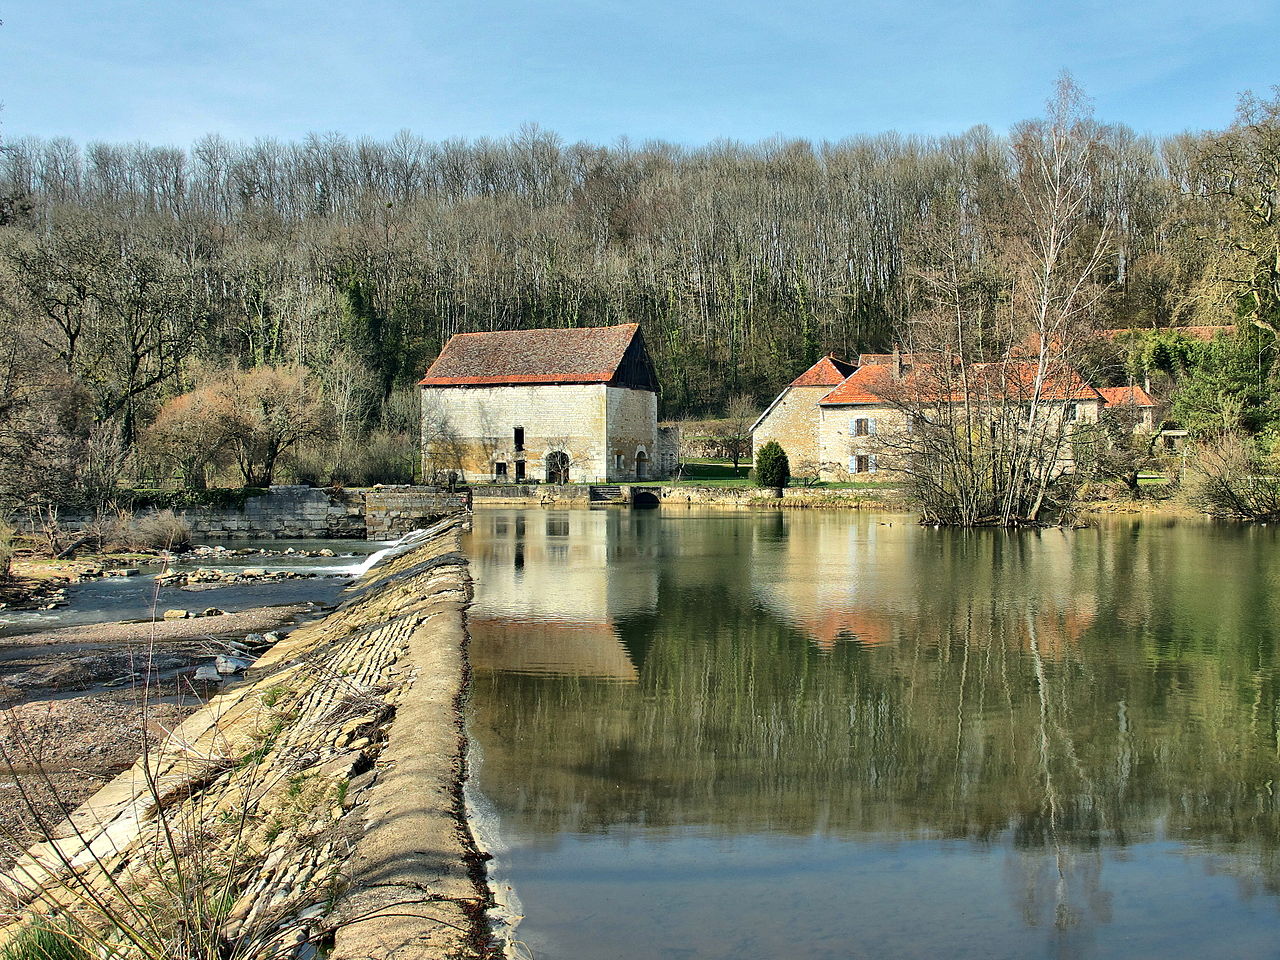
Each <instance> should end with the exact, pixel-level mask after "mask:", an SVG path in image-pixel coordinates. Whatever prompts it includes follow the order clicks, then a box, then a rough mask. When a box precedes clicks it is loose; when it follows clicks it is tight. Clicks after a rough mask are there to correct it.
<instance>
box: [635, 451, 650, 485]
mask: <svg viewBox="0 0 1280 960" xmlns="http://www.w3.org/2000/svg"><path fill="white" fill-rule="evenodd" d="M648 476H649V454H647V453H645V452H644V447H641V448H640V449H639V450H637V451H636V479H637V480H644V479H647V478H648Z"/></svg>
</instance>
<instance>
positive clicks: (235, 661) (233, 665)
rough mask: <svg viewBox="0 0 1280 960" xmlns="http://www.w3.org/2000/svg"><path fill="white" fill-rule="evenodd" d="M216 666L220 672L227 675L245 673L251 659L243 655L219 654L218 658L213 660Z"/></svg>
mask: <svg viewBox="0 0 1280 960" xmlns="http://www.w3.org/2000/svg"><path fill="white" fill-rule="evenodd" d="M213 666H214V668H215V669H216V670H217V671H218V673H220V674H222V675H223V676H227V675H230V674H233V673H243V672H244V671H245V670H246V669H248V667H249V661H248V660H245V659H242V658H241V657H226V656H222V655H221V654H219V656H218V658H217V659H216V660H214V661H213Z"/></svg>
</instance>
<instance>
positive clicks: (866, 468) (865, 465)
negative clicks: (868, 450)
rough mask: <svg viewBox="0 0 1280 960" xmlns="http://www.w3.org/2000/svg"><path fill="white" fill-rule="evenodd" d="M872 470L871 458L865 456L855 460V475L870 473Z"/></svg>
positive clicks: (859, 456)
mask: <svg viewBox="0 0 1280 960" xmlns="http://www.w3.org/2000/svg"><path fill="white" fill-rule="evenodd" d="M870 470H871V458H870V457H868V456H865V455H863V454H859V455H858V456H856V457H854V458H853V472H854V473H868V472H870Z"/></svg>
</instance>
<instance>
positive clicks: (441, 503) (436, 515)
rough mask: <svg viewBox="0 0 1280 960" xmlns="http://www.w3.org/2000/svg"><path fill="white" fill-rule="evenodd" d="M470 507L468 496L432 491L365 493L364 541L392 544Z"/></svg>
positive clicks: (380, 489)
mask: <svg viewBox="0 0 1280 960" xmlns="http://www.w3.org/2000/svg"><path fill="white" fill-rule="evenodd" d="M469 506H471V498H470V497H469V496H468V495H467V494H466V493H449V492H448V491H447V490H436V489H434V488H432V487H409V486H396V487H374V488H372V489H370V490H366V491H364V522H365V537H366V539H369V540H393V539H395V538H396V537H400V536H403V535H404V534H406V533H408V532H409V531H410V530H419V529H421V528H422V527H425V526H427V525H428V524H430V523H433V522H435V521H436V520H439V519H440V518H441V517H443V516H446V515H448V514H451V513H460V512H462V511H463V510H466V509H467V508H468V507H469Z"/></svg>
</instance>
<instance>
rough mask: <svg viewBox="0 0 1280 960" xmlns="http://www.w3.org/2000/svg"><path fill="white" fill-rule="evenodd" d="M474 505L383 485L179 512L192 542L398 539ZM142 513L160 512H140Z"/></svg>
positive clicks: (458, 497)
mask: <svg viewBox="0 0 1280 960" xmlns="http://www.w3.org/2000/svg"><path fill="white" fill-rule="evenodd" d="M469 505H470V497H469V496H468V494H466V493H465V492H463V493H450V492H449V491H447V490H440V489H437V488H435V487H412V486H384V487H370V488H368V489H352V490H324V489H320V488H318V487H307V486H288V485H281V486H274V487H271V488H270V489H269V490H267V492H266V493H264V494H262V495H261V496H257V497H247V498H246V499H245V501H244V506H243V508H239V507H226V508H219V509H214V508H205V507H192V508H185V509H178V510H176V511H175V512H176V513H178V514H179V515H181V516H182V517H183V518H184V519H185V520H186V522H187V525H188V526H189V527H190V528H191V533H192V536H193V538H194V539H195V540H196V541H197V542H199V541H204V540H311V539H328V540H344V539H356V540H393V539H395V538H397V537H400V536H402V535H404V534H406V533H408V532H409V531H411V530H417V529H420V528H422V527H424V526H426V525H427V524H429V523H432V522H434V521H435V520H438V519H439V518H440V517H442V516H447V515H449V514H452V513H456V512H457V511H459V510H463V509H466V507H468V506H469ZM138 512H139V513H140V514H141V515H146V513H148V512H152V513H154V512H155V511H146V510H143V511H138ZM60 520H61V522H62V525H63V526H64V527H66V528H67V529H69V530H78V529H79V528H81V527H82V526H84V525H85V524H86V523H88V522H89V520H90V517H88V516H77V515H63V516H62V517H61V518H60Z"/></svg>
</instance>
